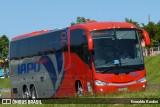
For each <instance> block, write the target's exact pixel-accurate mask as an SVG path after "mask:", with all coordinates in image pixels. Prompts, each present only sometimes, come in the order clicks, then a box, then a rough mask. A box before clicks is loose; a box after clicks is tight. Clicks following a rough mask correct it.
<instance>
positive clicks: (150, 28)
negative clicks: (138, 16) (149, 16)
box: [142, 22, 160, 46]
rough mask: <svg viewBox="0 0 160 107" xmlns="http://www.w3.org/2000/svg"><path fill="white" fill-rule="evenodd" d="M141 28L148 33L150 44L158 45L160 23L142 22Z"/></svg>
mask: <svg viewBox="0 0 160 107" xmlns="http://www.w3.org/2000/svg"><path fill="white" fill-rule="evenodd" d="M142 28H144V29H145V30H146V31H147V32H148V34H149V35H150V38H151V46H158V45H159V41H160V25H159V24H155V23H154V22H149V23H148V24H147V25H145V24H143V23H142Z"/></svg>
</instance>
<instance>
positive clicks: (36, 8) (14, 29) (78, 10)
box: [0, 0, 160, 40]
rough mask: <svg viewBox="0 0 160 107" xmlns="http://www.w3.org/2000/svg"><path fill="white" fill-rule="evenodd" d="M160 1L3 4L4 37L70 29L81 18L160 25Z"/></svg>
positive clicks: (10, 0)
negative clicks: (127, 19) (126, 19)
mask: <svg viewBox="0 0 160 107" xmlns="http://www.w3.org/2000/svg"><path fill="white" fill-rule="evenodd" d="M159 4H160V0H0V36H2V35H6V36H7V37H8V38H9V39H10V40H11V38H13V37H15V36H18V35H22V34H26V33H30V32H33V31H39V30H53V29H57V28H65V27H68V26H70V24H71V22H76V18H77V17H78V16H81V17H85V18H89V19H92V20H96V21H98V22H101V21H112V22H113V21H116V22H117V21H118V22H124V21H125V18H129V19H132V20H134V21H137V22H139V23H140V24H141V23H144V24H147V23H148V16H149V15H150V21H153V22H154V23H157V22H159V21H160V5H159Z"/></svg>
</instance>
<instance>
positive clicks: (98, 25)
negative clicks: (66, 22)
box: [12, 21, 136, 41]
mask: <svg viewBox="0 0 160 107" xmlns="http://www.w3.org/2000/svg"><path fill="white" fill-rule="evenodd" d="M69 28H70V30H72V29H76V28H84V29H86V30H88V31H93V30H100V29H112V28H136V26H135V25H133V24H131V23H126V22H97V21H91V22H86V23H83V24H77V25H74V26H70V27H69ZM59 30H61V29H59ZM52 31H57V30H41V31H35V32H31V33H28V34H23V35H20V36H16V37H14V38H12V40H13V41H14V40H19V39H23V38H27V37H32V36H36V35H40V34H44V33H48V32H52Z"/></svg>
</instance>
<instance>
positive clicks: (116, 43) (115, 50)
mask: <svg viewBox="0 0 160 107" xmlns="http://www.w3.org/2000/svg"><path fill="white" fill-rule="evenodd" d="M138 32H142V35H143V37H144V40H145V44H146V46H149V45H150V38H149V35H148V33H147V32H146V31H145V30H143V29H137V28H136V26H134V25H133V24H130V23H122V22H88V23H84V24H78V25H74V26H70V27H68V28H64V29H58V30H43V31H38V32H32V33H29V34H25V35H21V36H17V37H15V38H13V39H12V41H11V42H10V63H9V65H10V72H11V76H10V77H11V91H12V97H13V98H30V97H31V98H33V99H34V98H53V97H67V96H76V95H78V96H81V95H87V94H90V93H94V94H107V93H110V92H119V91H133V90H143V89H145V88H146V85H147V81H146V70H145V66H144V59H143V54H142V48H141V44H140V39H139V33H138Z"/></svg>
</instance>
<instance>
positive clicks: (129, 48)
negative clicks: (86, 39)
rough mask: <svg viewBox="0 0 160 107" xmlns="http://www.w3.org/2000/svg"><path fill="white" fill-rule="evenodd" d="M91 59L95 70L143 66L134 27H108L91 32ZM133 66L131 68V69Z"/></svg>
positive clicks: (107, 70) (106, 70)
mask: <svg viewBox="0 0 160 107" xmlns="http://www.w3.org/2000/svg"><path fill="white" fill-rule="evenodd" d="M91 34H92V36H93V41H94V50H93V52H92V53H93V59H94V64H95V69H96V71H97V72H105V73H106V72H111V73H112V71H117V70H121V71H124V70H126V69H129V71H134V70H135V69H138V68H141V69H142V68H143V67H144V61H143V56H142V50H141V46H140V42H139V38H138V33H137V30H136V29H108V30H98V31H93V32H91ZM131 68H133V69H131Z"/></svg>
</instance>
